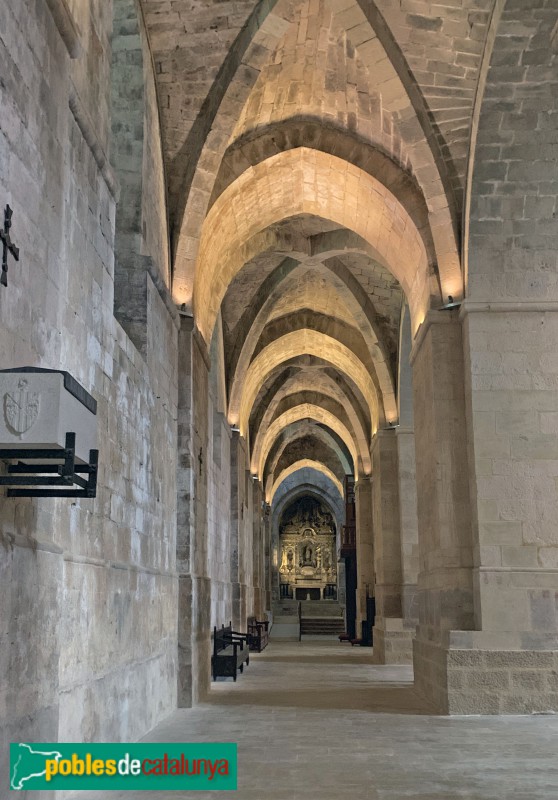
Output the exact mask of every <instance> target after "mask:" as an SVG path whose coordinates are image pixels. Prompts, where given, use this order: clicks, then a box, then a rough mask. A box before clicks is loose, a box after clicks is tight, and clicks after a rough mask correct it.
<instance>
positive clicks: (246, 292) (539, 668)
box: [0, 0, 558, 764]
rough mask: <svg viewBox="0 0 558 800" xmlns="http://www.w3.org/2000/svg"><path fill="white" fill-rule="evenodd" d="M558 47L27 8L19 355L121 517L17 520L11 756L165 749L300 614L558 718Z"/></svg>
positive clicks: (15, 318) (321, 1)
mask: <svg viewBox="0 0 558 800" xmlns="http://www.w3.org/2000/svg"><path fill="white" fill-rule="evenodd" d="M557 27H558V12H557V9H556V3H555V2H553V0H530V2H528V3H527V2H522V0H400V2H399V1H398V2H392V0H234V1H233V0H221V1H220V2H218V3H217V2H212V1H211V0H112V2H102V0H89V2H83V1H82V0H18V2H13V3H11V2H5V0H4V2H0V74H1V76H2V78H1V80H0V98H1V108H2V114H1V119H0V188H1V193H0V203H1V204H2V207H3V206H4V205H5V204H9V205H10V207H11V208H12V209H13V220H12V223H13V224H12V229H11V236H12V239H13V241H14V242H15V243H16V244H17V245H18V246H19V249H20V254H19V261H18V262H16V261H15V260H14V259H13V258H12V256H11V254H9V255H8V263H9V270H8V285H7V286H0V328H1V342H2V344H1V347H0V357H1V364H0V366H1V367H2V369H6V370H9V369H12V368H14V367H22V366H33V367H43V368H47V369H51V370H52V369H53V370H66V371H68V372H69V373H71V375H72V376H73V377H74V378H75V379H76V380H77V381H78V382H79V383H80V384H81V385H82V386H83V387H84V388H85V389H86V391H87V392H89V393H90V394H91V395H92V396H93V397H94V398H95V400H96V401H97V416H96V421H97V422H96V424H97V431H98V433H97V435H98V442H99V472H98V487H97V495H96V497H95V499H83V498H81V499H75V500H73V501H72V500H70V499H64V498H62V499H60V498H56V499H55V498H23V499H22V498H14V497H8V496H7V493H6V492H5V491H3V496H2V497H1V498H0V542H1V544H2V547H0V576H1V585H2V587H3V602H2V606H1V609H0V698H1V702H0V723H2V726H3V727H2V730H3V735H5V737H6V741H38V740H41V739H43V740H45V741H55V740H57V739H60V740H61V741H76V742H77V741H83V740H101V741H102V740H104V741H118V740H133V739H137V738H139V737H141V736H142V735H144V734H145V733H146V732H147V731H148V730H150V729H151V728H153V727H154V726H155V725H156V724H158V723H159V722H160V721H161V720H162V719H163V718H164V717H165V716H167V715H168V714H169V713H170V712H171V711H172V710H173V709H176V708H177V707H189V706H191V705H196V704H198V703H199V702H200V701H202V700H203V699H204V698H205V697H206V696H207V693H208V692H210V688H211V687H210V657H211V647H212V644H211V632H212V629H213V626H214V625H221V624H222V623H225V624H226V623H227V622H228V621H229V619H231V620H232V622H233V628H237V629H238V628H239V627H240V628H244V627H245V625H246V619H247V617H248V616H251V615H256V616H257V617H258V618H261V617H263V616H264V615H265V614H266V613H268V614H269V615H270V616H272V617H273V619H274V625H273V628H274V629H275V631H273V630H272V634H274V635H275V636H276V637H279V636H280V635H281V631H282V630H283V633H285V632H286V633H285V635H286V634H287V633H288V620H287V622H285V617H288V616H289V614H290V613H291V609H292V606H293V605H296V603H297V601H298V600H302V601H303V602H304V601H306V602H307V601H308V600H311V601H312V602H314V603H316V602H319V603H322V604H323V603H330V604H332V605H331V606H330V607H333V606H335V607H338V608H339V614H343V615H344V620H345V623H344V625H346V626H347V628H349V629H352V631H353V632H354V633H355V635H357V636H360V635H361V634H362V632H363V630H364V632H365V633H366V630H367V626H369V627H371V626H372V625H373V643H374V646H373V651H372V658H373V661H374V663H375V664H377V665H391V664H397V665H402V664H403V665H413V669H414V681H415V690H416V692H417V694H418V695H420V696H422V697H423V698H424V699H425V701H426V702H428V703H429V704H430V707H432V708H433V709H435V710H436V712H438V713H441V714H479V713H480V714H506V713H533V712H547V711H554V712H556V711H558V679H557V675H558V488H557V487H558V355H557V353H558V263H557V254H558V227H557V222H556V212H557V202H556V200H557V194H558V158H557V156H558V150H557V148H558V70H557V67H556V54H557V53H558V34H557ZM25 435H27V434H25ZM353 512H354V518H353V516H352V515H353ZM347 514H349V517H347ZM371 598H374V603H373V604H372V605H374V606H375V615H374V618H373V619H370V608H371V603H370V599H371ZM4 755H5V754H4V752H2V754H1V756H0V764H2V763H3V762H2V759H3V758H4Z"/></svg>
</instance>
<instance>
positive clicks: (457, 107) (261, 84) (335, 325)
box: [142, 0, 495, 501]
mask: <svg viewBox="0 0 558 800" xmlns="http://www.w3.org/2000/svg"><path fill="white" fill-rule="evenodd" d="M494 5H495V0H443V2H442V0H440V2H430V1H429V0H397V2H393V0H375V2H373V1H372V0H359V1H358V2H357V1H356V0H260V1H259V2H254V0H249V1H248V0H245V1H242V0H235V1H234V2H228V0H223V1H222V2H218V3H217V2H209V0H142V6H143V12H144V16H145V21H146V26H147V29H148V33H149V38H150V45H151V49H152V54H153V59H154V64H155V72H156V76H157V83H158V86H157V89H158V97H159V105H160V116H161V123H162V133H163V140H164V150H165V159H166V170H167V184H168V185H167V192H168V211H169V220H170V229H171V251H172V258H173V287H172V288H173V296H174V299H175V301H176V302H177V303H180V304H185V307H186V308H191V309H192V311H193V314H194V318H195V320H196V324H197V327H198V328H199V330H200V333H201V335H202V337H203V338H204V339H205V341H206V342H207V344H208V345H209V342H210V341H211V339H212V337H214V335H215V334H214V332H215V330H216V327H217V328H219V331H220V336H222V347H223V361H224V373H225V381H226V395H227V398H226V402H227V414H228V418H229V422H230V423H231V425H239V426H240V430H241V433H242V434H243V435H244V436H246V437H247V439H248V440H249V446H250V454H251V462H252V472H253V474H254V475H257V476H258V477H259V478H260V480H262V481H263V483H264V488H265V491H266V496H267V499H268V501H271V499H272V494H273V491H274V490H275V489H274V487H275V488H277V485H278V482H279V483H280V481H281V476H284V475H287V474H291V472H292V471H295V472H296V470H297V469H300V470H301V474H302V471H303V466H306V467H307V466H308V465H309V464H310V463H311V465H312V469H315V468H318V469H322V471H323V475H324V479H326V480H330V481H332V480H333V481H334V482H335V485H337V486H340V485H342V478H343V476H344V475H347V474H354V475H355V476H357V477H358V476H359V475H362V474H369V473H370V471H371V462H370V442H371V437H372V436H373V434H374V433H375V431H376V430H378V429H379V428H381V427H383V426H385V425H387V424H392V423H396V422H397V421H398V419H399V414H400V410H399V406H398V401H397V393H398V389H399V387H398V381H401V380H402V378H401V377H400V375H403V374H404V373H405V370H400V369H399V365H398V358H399V346H400V324H401V319H402V309H403V308H404V306H405V304H407V305H408V307H409V313H410V320H411V331H412V332H413V333H414V332H416V330H417V328H418V327H419V325H420V323H421V322H422V320H423V318H424V316H425V314H426V313H427V311H428V309H430V308H438V307H440V306H441V305H443V304H444V303H445V302H447V299H448V297H449V296H450V295H451V296H452V297H454V298H459V297H461V296H462V291H463V276H462V271H461V217H462V213H463V204H464V193H465V189H466V180H467V161H468V154H469V147H470V141H471V136H472V131H473V128H474V124H475V96H476V92H477V87H478V84H479V77H480V75H481V69H482V59H483V53H484V47H485V42H486V40H487V36H488V32H489V26H490V21H491V16H492V12H493V7H494ZM407 335H408V334H407ZM406 351H408V346H407V347H406ZM300 465H302V466H300ZM316 465H318V467H316ZM320 465H321V466H320ZM306 472H307V469H306V470H305V474H306ZM328 476H329V477H328ZM334 476H335V477H334ZM290 480H292V478H291V479H290Z"/></svg>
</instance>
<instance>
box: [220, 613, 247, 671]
mask: <svg viewBox="0 0 558 800" xmlns="http://www.w3.org/2000/svg"><path fill="white" fill-rule="evenodd" d="M249 663H250V651H249V648H248V637H247V635H246V634H241V633H236V632H235V631H233V629H232V625H231V623H230V622H229V624H228V625H227V627H225V626H224V625H221V628H217V627H215V628H213V656H212V657H211V670H212V672H213V680H214V681H215V680H217V678H232V679H233V680H234V681H236V673H237V670H240V672H243V671H244V664H246V666H248V664H249Z"/></svg>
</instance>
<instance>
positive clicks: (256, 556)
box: [252, 479, 264, 619]
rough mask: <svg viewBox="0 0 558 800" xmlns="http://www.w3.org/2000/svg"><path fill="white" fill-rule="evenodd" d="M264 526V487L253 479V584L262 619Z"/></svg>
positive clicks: (258, 614) (257, 607) (258, 616)
mask: <svg viewBox="0 0 558 800" xmlns="http://www.w3.org/2000/svg"><path fill="white" fill-rule="evenodd" d="M263 550H264V548H263V526H262V485H261V483H260V482H259V481H255V480H254V479H252V583H253V585H254V608H253V612H254V614H255V615H256V617H257V618H258V619H261V618H262V613H263V609H264V596H263V595H264V591H263Z"/></svg>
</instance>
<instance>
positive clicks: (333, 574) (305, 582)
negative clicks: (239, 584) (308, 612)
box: [279, 497, 337, 600]
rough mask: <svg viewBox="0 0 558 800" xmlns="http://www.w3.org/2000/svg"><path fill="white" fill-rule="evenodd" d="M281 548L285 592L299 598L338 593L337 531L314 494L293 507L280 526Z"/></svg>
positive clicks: (282, 579) (314, 598) (307, 598)
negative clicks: (313, 496) (314, 497)
mask: <svg viewBox="0 0 558 800" xmlns="http://www.w3.org/2000/svg"><path fill="white" fill-rule="evenodd" d="M279 547H280V559H281V560H280V567H279V572H280V576H281V578H280V580H281V584H282V585H283V587H284V588H283V595H285V594H286V595H287V596H289V597H292V598H294V599H296V600H320V599H327V598H328V597H334V596H335V594H336V586H337V563H336V530H335V522H334V521H333V516H332V515H331V513H330V512H329V511H328V510H327V508H325V507H324V506H323V505H321V503H319V502H318V501H317V500H314V499H313V498H310V497H304V498H301V499H300V500H297V501H296V502H295V503H293V504H292V505H291V506H289V508H288V509H287V511H286V512H285V514H284V515H283V519H282V520H281V525H280V528H279ZM287 587H288V588H287ZM285 589H286V591H285Z"/></svg>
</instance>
